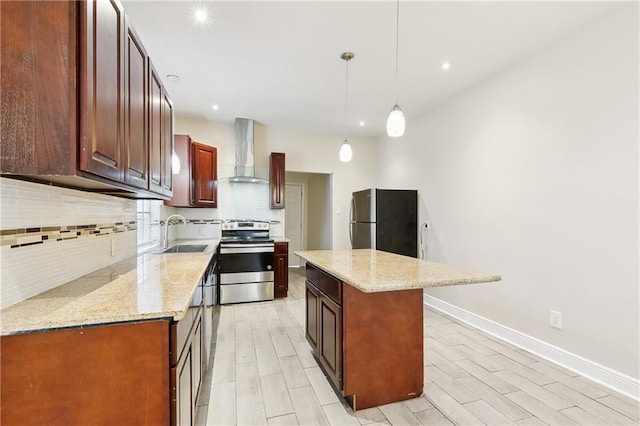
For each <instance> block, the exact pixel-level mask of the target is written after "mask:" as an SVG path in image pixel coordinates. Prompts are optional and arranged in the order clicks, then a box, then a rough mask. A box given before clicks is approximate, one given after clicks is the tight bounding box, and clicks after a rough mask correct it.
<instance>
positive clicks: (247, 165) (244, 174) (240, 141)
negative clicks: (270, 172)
mask: <svg viewBox="0 0 640 426" xmlns="http://www.w3.org/2000/svg"><path fill="white" fill-rule="evenodd" d="M253 134H254V133H253V120H250V119H248V118H236V168H235V176H232V177H230V178H229V182H234V183H269V181H268V180H265V179H262V178H258V177H256V160H255V157H254V150H253V143H254V140H253Z"/></svg>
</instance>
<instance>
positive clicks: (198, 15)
mask: <svg viewBox="0 0 640 426" xmlns="http://www.w3.org/2000/svg"><path fill="white" fill-rule="evenodd" d="M208 17H209V13H208V12H207V9H205V8H199V9H196V10H195V11H194V12H193V19H195V20H196V22H197V23H199V24H202V23H204V22H206V21H207V18H208Z"/></svg>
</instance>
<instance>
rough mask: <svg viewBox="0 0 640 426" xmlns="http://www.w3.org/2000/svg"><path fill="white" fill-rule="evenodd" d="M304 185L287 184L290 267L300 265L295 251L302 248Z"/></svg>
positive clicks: (286, 219)
mask: <svg viewBox="0 0 640 426" xmlns="http://www.w3.org/2000/svg"><path fill="white" fill-rule="evenodd" d="M303 197H304V186H303V185H302V184H299V183H291V184H289V183H287V184H286V185H285V196H284V200H285V206H286V207H285V210H284V223H285V230H284V235H285V236H286V237H287V238H288V239H289V267H295V268H299V267H300V258H299V257H298V256H296V255H295V254H294V253H295V252H296V251H299V250H302V247H303V245H302V242H303V241H302V239H303V228H302V224H303V216H304V209H303V206H304V201H303Z"/></svg>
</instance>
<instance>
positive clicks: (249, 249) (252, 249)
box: [220, 245, 273, 254]
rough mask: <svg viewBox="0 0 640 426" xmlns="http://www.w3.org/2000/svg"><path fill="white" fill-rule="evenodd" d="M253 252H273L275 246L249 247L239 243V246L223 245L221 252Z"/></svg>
mask: <svg viewBox="0 0 640 426" xmlns="http://www.w3.org/2000/svg"><path fill="white" fill-rule="evenodd" d="M242 253H246V254H251V253H273V246H271V247H247V246H246V245H245V246H242V245H238V246H237V247H229V246H225V247H221V248H220V254H242Z"/></svg>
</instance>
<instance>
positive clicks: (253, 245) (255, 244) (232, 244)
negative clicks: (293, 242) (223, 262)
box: [220, 243, 273, 249]
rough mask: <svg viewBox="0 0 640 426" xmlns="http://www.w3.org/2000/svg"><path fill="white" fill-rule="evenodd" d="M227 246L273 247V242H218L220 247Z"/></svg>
mask: <svg viewBox="0 0 640 426" xmlns="http://www.w3.org/2000/svg"><path fill="white" fill-rule="evenodd" d="M227 247H233V248H235V247H246V248H252V247H271V248H273V243H251V244H246V243H244V244H243V243H222V244H220V248H221V249H223V248H227Z"/></svg>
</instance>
